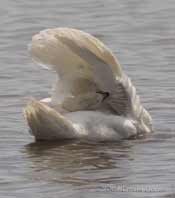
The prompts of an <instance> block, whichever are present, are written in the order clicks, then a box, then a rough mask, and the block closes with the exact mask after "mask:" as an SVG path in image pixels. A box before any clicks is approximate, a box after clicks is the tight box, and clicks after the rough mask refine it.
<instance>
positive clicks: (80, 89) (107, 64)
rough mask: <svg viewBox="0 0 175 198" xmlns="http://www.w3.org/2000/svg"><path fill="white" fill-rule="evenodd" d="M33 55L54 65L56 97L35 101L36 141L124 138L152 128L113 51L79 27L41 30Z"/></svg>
mask: <svg viewBox="0 0 175 198" xmlns="http://www.w3.org/2000/svg"><path fill="white" fill-rule="evenodd" d="M30 53H31V55H32V57H33V59H35V60H36V61H38V62H40V63H42V64H44V65H49V66H51V68H53V69H54V70H55V71H56V73H57V75H58V79H57V82H56V85H55V86H54V91H53V94H52V96H51V98H47V99H42V100H40V101H36V100H32V102H31V103H30V104H29V105H28V106H27V107H26V109H25V116H26V119H27V121H28V124H29V127H30V129H31V133H32V135H34V136H35V138H36V140H55V139H72V138H84V139H89V140H95V141H98V140H100V141H101V140H103V141H105V140H120V139H126V138H130V137H132V136H135V135H137V134H140V133H149V132H151V130H152V125H151V116H150V115H149V113H148V112H147V111H146V110H145V109H144V108H143V106H142V105H141V103H140V100H139V96H138V95H137V94H136V90H135V87H134V86H133V85H132V83H131V81H130V79H129V78H128V77H127V76H126V75H125V74H124V72H123V71H122V69H121V67H120V65H119V63H118V61H117V60H116V58H115V56H114V55H113V54H112V52H111V51H110V50H109V49H108V48H107V47H106V46H105V45H104V44H103V43H102V42H100V41H99V40H98V39H96V38H94V37H93V36H91V35H89V34H87V33H85V32H82V31H79V30H75V29H69V28H56V29H48V30H44V31H41V32H40V33H39V34H37V35H35V36H34V37H33V38H32V44H31V46H30Z"/></svg>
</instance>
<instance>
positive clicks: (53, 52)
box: [30, 28, 122, 92]
mask: <svg viewBox="0 0 175 198" xmlns="http://www.w3.org/2000/svg"><path fill="white" fill-rule="evenodd" d="M30 52H31V54H32V57H33V58H34V59H35V60H36V61H38V62H41V63H42V64H46V65H51V67H52V68H53V69H54V70H55V71H56V72H57V74H58V76H59V79H60V82H61V84H62V85H63V87H64V89H68V92H69V91H72V90H73V92H76V91H75V90H79V91H80V92H81V91H83V90H84V87H85V86H86V85H87V84H88V83H89V84H88V87H89V86H91V87H92V89H93V88H94V89H95V86H96V85H97V86H98V88H99V89H101V90H103V91H109V90H112V89H114V88H115V76H121V74H122V71H121V67H120V65H119V63H118V61H117V60H116V58H115V57H114V55H113V54H112V52H111V51H110V50H109V49H108V48H107V47H106V46H105V45H104V44H103V43H102V42H100V41H99V40H98V39H96V38H95V37H93V36H91V35H90V34H88V33H85V32H82V31H79V30H75V29H70V28H56V29H48V30H44V31H41V32H40V33H39V34H36V35H35V36H34V37H33V38H32V43H31V46H30ZM60 82H58V84H59V85H60ZM58 84H57V85H56V88H55V90H57V89H58V90H60V89H61V88H60V87H59V85H58ZM57 86H58V88H57ZM85 90H86V88H85Z"/></svg>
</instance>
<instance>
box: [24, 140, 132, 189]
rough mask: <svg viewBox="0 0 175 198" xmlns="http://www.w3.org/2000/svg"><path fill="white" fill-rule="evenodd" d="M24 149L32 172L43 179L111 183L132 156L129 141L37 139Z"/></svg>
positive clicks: (121, 175)
mask: <svg viewBox="0 0 175 198" xmlns="http://www.w3.org/2000/svg"><path fill="white" fill-rule="evenodd" d="M26 153H27V157H28V158H29V159H30V160H31V161H32V163H33V166H32V168H33V174H34V175H35V177H38V178H40V179H41V178H42V180H43V179H44V180H45V179H46V180H52V181H53V180H54V181H57V182H61V183H71V184H73V185H84V184H92V183H101V182H109V183H110V182H112V181H114V180H118V181H120V179H123V178H122V177H124V176H125V174H126V173H127V169H128V168H129V167H128V163H125V162H126V161H128V160H131V159H132V158H131V155H132V142H130V141H124V142H118V143H89V142H78V141H72V142H70V141H66V142H61V143H58V142H55V143H53V142H47V143H46V142H37V143H32V144H29V145H27V146H26ZM114 169H115V174H114V171H113V170H114ZM104 170H105V172H104ZM34 175H32V177H33V176H34Z"/></svg>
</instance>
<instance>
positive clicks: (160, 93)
mask: <svg viewBox="0 0 175 198" xmlns="http://www.w3.org/2000/svg"><path fill="white" fill-rule="evenodd" d="M0 3H1V6H0V18H1V20H0V27H1V31H0V64H1V67H0V86H1V88H0V100H1V103H0V128H1V130H0V197H2V198H12V197H18V198H23V197H25V198H28V197H40V198H48V197H52V198H54V197H82V198H84V197H96V198H97V197H116V195H117V197H121V198H123V197H124V198H125V197H131V198H132V197H133V198H135V197H146V198H147V197H174V194H175V184H174V183H175V154H174V151H175V150H174V149H175V133H174V128H175V99H174V97H175V77H174V75H175V64H174V63H175V36H174V35H175V24H174V18H175V1H174V0H167V1H163V0H154V1H152V0H142V1H140V0H126V1H122V0H108V1H105V0H99V1H98V0H96V1H95V0H88V1H80V0H69V1H68V0H67V1H66V0H65V1H61V0H58V1H56V0H55V1H39V0H37V1H35V0H30V1H17V0H6V1H2V0H1V1H0ZM60 26H68V27H75V28H79V29H82V30H84V31H87V32H89V33H91V34H93V35H95V36H97V37H98V38H99V39H101V40H102V41H103V42H105V43H106V44H107V45H108V46H109V47H110V48H111V49H112V50H113V52H114V53H115V54H116V55H117V57H118V59H119V60H120V63H121V64H122V65H123V68H124V70H125V71H126V73H127V74H128V75H129V76H130V77H131V78H132V79H133V83H134V84H135V85H136V87H137V90H138V93H139V94H140V96H141V98H142V101H143V103H144V106H145V107H146V108H147V109H148V110H149V111H150V113H151V115H152V117H153V120H154V128H155V132H154V134H151V135H150V136H147V137H145V138H143V139H140V140H128V141H123V142H120V143H98V144H95V143H83V142H62V143H51V144H49V143H47V144H39V143H32V142H33V138H32V137H31V136H30V135H29V134H28V129H27V126H26V124H25V122H24V119H23V115H22V108H23V107H24V106H25V104H26V102H27V101H28V99H29V98H30V97H31V96H34V97H35V98H42V97H46V96H47V94H48V92H49V90H50V87H51V82H52V79H53V77H54V73H52V72H51V73H48V71H47V70H44V69H41V68H40V67H38V66H36V65H35V64H34V63H33V62H32V61H31V58H30V57H29V56H28V53H27V44H28V43H29V42H30V40H31V36H32V35H33V34H34V33H36V32H38V31H39V30H42V29H45V28H49V27H60Z"/></svg>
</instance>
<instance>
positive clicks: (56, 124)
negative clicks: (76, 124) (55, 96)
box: [24, 100, 76, 140]
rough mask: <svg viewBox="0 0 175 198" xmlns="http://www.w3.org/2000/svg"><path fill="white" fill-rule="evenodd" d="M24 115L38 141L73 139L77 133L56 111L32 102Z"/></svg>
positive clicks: (34, 101)
mask: <svg viewBox="0 0 175 198" xmlns="http://www.w3.org/2000/svg"><path fill="white" fill-rule="evenodd" d="M24 115H25V118H26V120H27V122H28V125H29V127H30V129H31V131H30V132H31V133H32V135H33V136H34V137H35V139H36V140H56V139H72V138H75V136H76V133H75V129H74V128H73V125H72V123H71V122H70V121H69V120H67V119H66V118H65V117H64V116H62V115H61V114H59V113H58V112H56V111H55V110H54V109H51V108H50V107H48V106H46V105H44V104H42V103H41V102H38V101H36V100H32V101H31V102H30V103H29V104H28V105H27V107H26V108H25V109H24Z"/></svg>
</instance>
